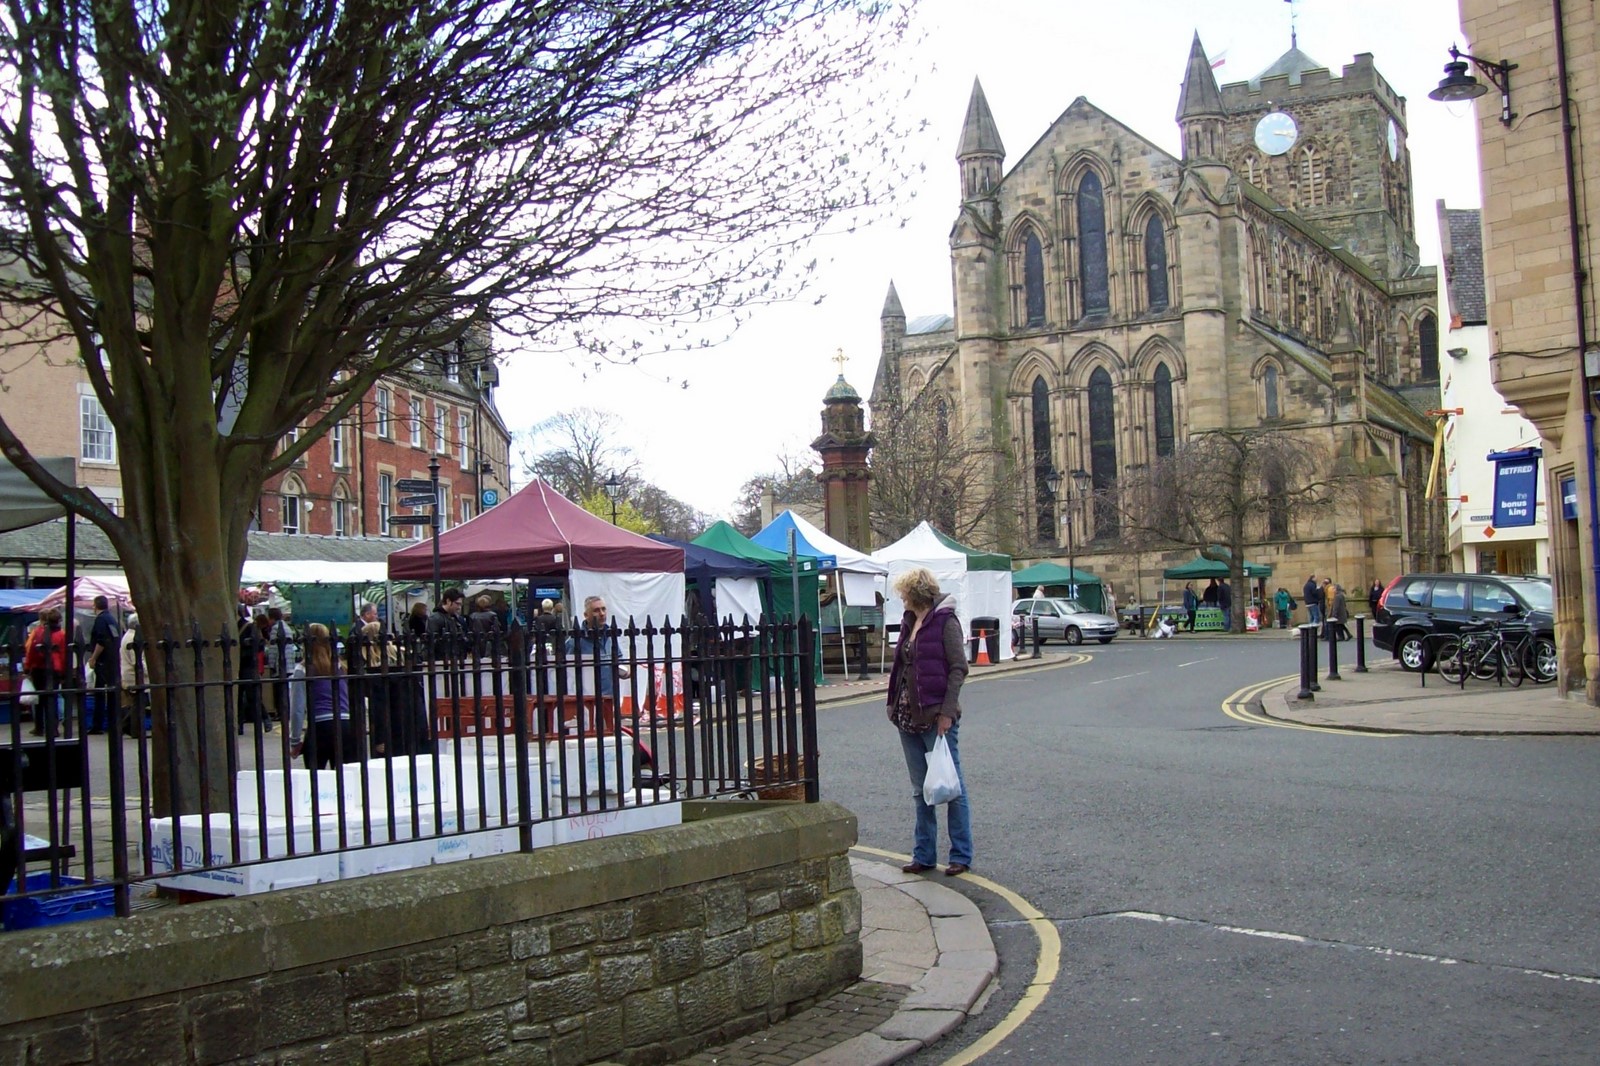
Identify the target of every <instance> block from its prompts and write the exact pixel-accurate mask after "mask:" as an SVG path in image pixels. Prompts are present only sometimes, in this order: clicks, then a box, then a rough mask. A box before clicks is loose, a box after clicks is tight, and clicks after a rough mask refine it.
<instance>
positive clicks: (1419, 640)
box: [1394, 633, 1428, 670]
mask: <svg viewBox="0 0 1600 1066" xmlns="http://www.w3.org/2000/svg"><path fill="white" fill-rule="evenodd" d="M1394 657H1395V658H1396V659H1399V660H1400V668H1401V669H1403V670H1422V669H1426V667H1427V665H1428V642H1427V640H1426V639H1425V638H1424V637H1423V635H1422V634H1421V633H1407V634H1405V635H1404V636H1403V637H1401V638H1400V639H1399V640H1398V641H1396V642H1395V646H1394Z"/></svg>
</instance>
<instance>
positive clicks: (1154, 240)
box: [1144, 214, 1168, 311]
mask: <svg viewBox="0 0 1600 1066" xmlns="http://www.w3.org/2000/svg"><path fill="white" fill-rule="evenodd" d="M1144 291H1145V295H1146V297H1147V298H1148V301H1149V308H1150V310H1152V311H1165V310H1166V309H1167V303H1168V296H1167V230H1166V224H1165V223H1163V222H1162V221H1161V216H1160V215H1155V214H1152V215H1151V216H1150V221H1149V222H1146V223H1145V226H1144Z"/></svg>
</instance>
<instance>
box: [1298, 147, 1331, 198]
mask: <svg viewBox="0 0 1600 1066" xmlns="http://www.w3.org/2000/svg"><path fill="white" fill-rule="evenodd" d="M1323 179H1324V174H1323V171H1322V167H1321V166H1320V165H1319V161H1318V159H1317V150H1316V148H1315V147H1314V146H1312V145H1309V144H1308V145H1306V146H1305V148H1304V149H1302V150H1301V152H1300V208H1301V210H1305V209H1306V208H1308V207H1322V206H1323V205H1324V204H1325V203H1326V202H1327V188H1326V186H1325V184H1324V180H1323Z"/></svg>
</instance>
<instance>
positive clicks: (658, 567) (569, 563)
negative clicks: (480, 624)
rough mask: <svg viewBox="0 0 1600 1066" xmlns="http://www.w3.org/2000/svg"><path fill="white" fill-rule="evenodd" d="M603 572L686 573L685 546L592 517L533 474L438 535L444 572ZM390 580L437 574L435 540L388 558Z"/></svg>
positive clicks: (488, 574) (494, 574) (456, 574)
mask: <svg viewBox="0 0 1600 1066" xmlns="http://www.w3.org/2000/svg"><path fill="white" fill-rule="evenodd" d="M571 570H585V571H591V572H599V573H671V574H682V573H683V549H682V548H676V547H673V546H672V545H670V544H658V543H656V542H655V541H653V540H651V539H650V538H648V537H642V536H640V535H639V534H637V533H630V532H629V531H628V530H626V529H621V528H619V527H617V526H614V525H612V524H611V523H610V522H608V521H606V520H605V519H604V518H601V517H599V516H597V515H592V514H590V513H589V512H588V511H585V510H584V509H583V508H582V507H579V506H578V505H577V504H575V503H573V502H572V501H571V500H569V499H567V498H566V497H565V496H563V495H561V494H560V493H559V492H557V491H556V490H555V489H553V488H551V487H550V485H549V484H548V483H547V482H544V481H539V480H535V481H532V482H530V483H528V484H527V485H526V486H524V487H523V488H521V489H518V490H517V491H516V492H514V493H512V494H511V495H510V496H509V497H507V498H506V499H505V501H504V502H502V503H500V504H498V505H497V506H494V507H491V508H489V509H488V510H487V511H484V512H483V513H482V514H480V515H478V516H477V517H476V518H473V519H472V520H471V521H468V522H463V523H462V524H461V525H459V526H456V527H455V528H454V529H451V530H449V531H447V532H445V533H441V534H440V535H439V573H440V575H441V576H443V577H447V578H452V579H461V578H472V577H501V576H520V575H529V574H540V575H556V574H565V573H567V572H568V571H571ZM389 577H390V578H391V579H393V580H397V581H403V580H428V579H430V578H432V577H433V545H432V544H431V542H430V541H429V540H427V539H423V540H420V541H418V542H416V543H415V544H412V545H410V546H408V547H406V548H402V549H401V550H399V551H397V552H393V553H391V554H390V556H389Z"/></svg>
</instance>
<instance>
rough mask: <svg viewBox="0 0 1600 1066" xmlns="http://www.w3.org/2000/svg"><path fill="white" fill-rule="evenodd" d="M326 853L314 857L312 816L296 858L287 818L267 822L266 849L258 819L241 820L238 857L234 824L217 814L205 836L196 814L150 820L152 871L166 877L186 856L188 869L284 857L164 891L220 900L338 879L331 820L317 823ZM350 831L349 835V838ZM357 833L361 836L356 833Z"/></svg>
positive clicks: (174, 882) (178, 879)
mask: <svg viewBox="0 0 1600 1066" xmlns="http://www.w3.org/2000/svg"><path fill="white" fill-rule="evenodd" d="M318 821H319V823H320V824H319V826H318V828H319V829H320V832H321V843H322V847H323V848H325V849H328V850H327V853H326V854H311V852H312V851H313V850H314V848H315V845H316V840H315V835H314V833H313V828H312V819H311V817H310V815H309V813H308V814H307V815H306V816H305V817H304V818H299V819H297V820H296V821H295V826H294V850H295V852H296V855H295V856H294V857H293V858H289V857H287V856H288V855H289V827H288V822H287V821H286V820H285V819H283V818H276V817H272V816H268V817H267V819H266V835H265V842H264V843H265V846H263V836H262V832H261V829H262V825H261V819H260V817H259V816H258V815H255V814H251V815H245V814H240V815H239V819H238V826H239V853H238V855H237V856H235V855H234V853H233V826H234V819H233V818H232V817H231V816H230V815H227V814H213V815H212V816H211V820H210V833H209V834H207V833H204V832H202V823H203V819H202V818H201V816H200V815H198V814H186V815H184V816H182V817H181V818H178V819H177V820H176V825H175V824H174V819H172V818H152V819H150V855H149V859H150V869H151V871H152V872H154V873H166V872H168V871H172V870H176V869H178V867H179V862H178V858H179V855H180V854H181V856H182V860H183V861H182V866H183V867H184V868H185V869H188V868H192V867H196V866H205V865H213V866H223V865H224V864H226V863H232V862H253V861H254V860H256V859H262V858H272V857H273V856H281V858H279V859H278V861H276V862H263V863H257V864H256V865H252V866H227V867H225V868H224V869H218V870H196V871H195V872H194V873H180V874H178V875H176V876H174V877H169V878H166V879H164V880H163V881H162V882H161V884H162V885H163V887H167V888H175V889H185V890H189V891H193V892H205V893H209V894H211V895H216V896H247V895H251V894H253V893H256V892H267V891H271V890H273V889H280V888H294V887H297V886H299V885H314V884H318V883H320V882H323V881H337V880H338V879H339V854H338V852H337V851H335V850H333V849H336V848H337V847H338V846H339V822H338V819H337V818H335V817H332V816H327V817H324V818H321V819H319V820H318ZM349 832H350V830H348V829H347V833H349ZM356 832H357V833H358V832H359V830H357V831H356Z"/></svg>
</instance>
